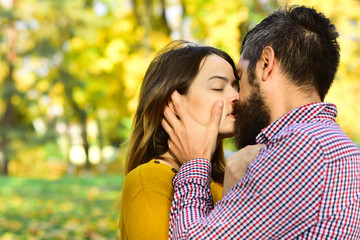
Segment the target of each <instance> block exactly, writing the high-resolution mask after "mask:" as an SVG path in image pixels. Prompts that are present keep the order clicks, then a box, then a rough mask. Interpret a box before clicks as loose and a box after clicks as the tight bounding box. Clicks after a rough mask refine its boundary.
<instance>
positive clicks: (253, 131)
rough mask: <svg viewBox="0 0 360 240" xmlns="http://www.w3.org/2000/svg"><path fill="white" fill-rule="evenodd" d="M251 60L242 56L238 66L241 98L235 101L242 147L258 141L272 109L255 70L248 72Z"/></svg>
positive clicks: (240, 145) (236, 123) (238, 140)
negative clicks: (258, 136) (266, 102)
mask: <svg viewBox="0 0 360 240" xmlns="http://www.w3.org/2000/svg"><path fill="white" fill-rule="evenodd" d="M248 66H249V60H246V59H243V58H241V59H240V61H239V64H238V66H237V72H238V74H239V77H240V100H239V102H237V103H235V105H234V110H235V114H236V121H235V140H236V146H237V147H238V148H239V149H240V148H243V147H245V146H247V145H253V144H255V143H256V136H257V135H258V134H259V133H260V131H261V130H262V129H263V128H265V127H266V126H267V125H269V123H270V110H269V108H268V107H267V105H266V104H265V101H264V100H265V99H264V96H263V94H261V91H260V85H259V81H260V79H259V78H258V77H257V76H256V73H255V70H253V71H252V72H248V71H247V70H248Z"/></svg>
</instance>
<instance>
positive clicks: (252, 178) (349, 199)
mask: <svg viewBox="0 0 360 240" xmlns="http://www.w3.org/2000/svg"><path fill="white" fill-rule="evenodd" d="M336 114H337V111H336V106H335V105H333V104H330V103H312V104H308V105H305V106H301V107H299V108H296V109H294V110H292V111H290V112H288V113H287V114H285V115H284V116H282V117H281V118H279V119H278V120H276V121H275V122H274V123H272V124H271V125H269V126H268V127H266V128H265V129H263V130H262V132H261V133H260V134H259V135H258V136H257V142H258V143H263V144H265V145H266V146H265V147H264V148H263V149H262V150H261V151H260V153H259V154H258V156H257V157H256V158H255V159H254V161H252V162H251V164H250V165H249V166H248V169H247V172H246V174H245V176H244V177H243V178H242V179H241V180H240V181H239V182H238V183H237V184H236V185H235V186H234V187H232V188H231V189H230V191H229V192H228V193H227V194H226V195H225V196H224V198H223V199H222V200H221V201H219V202H217V203H216V204H215V206H214V209H212V201H211V193H210V190H209V189H210V188H209V185H210V172H211V165H210V163H209V161H208V160H206V159H192V160H190V161H188V162H187V163H186V164H184V165H183V166H182V167H181V168H180V170H179V172H178V174H177V175H176V176H175V177H174V179H173V185H174V191H175V193H174V201H173V203H172V208H171V214H170V230H169V239H360V150H359V149H358V148H357V147H356V145H355V144H354V143H353V142H352V141H351V140H350V139H349V137H347V136H346V135H345V133H344V132H343V131H342V130H341V128H340V127H339V126H338V125H337V124H336V123H335V117H336Z"/></svg>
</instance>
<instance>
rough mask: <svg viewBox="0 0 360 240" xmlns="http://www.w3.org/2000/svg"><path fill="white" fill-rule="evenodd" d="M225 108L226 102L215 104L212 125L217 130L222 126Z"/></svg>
mask: <svg viewBox="0 0 360 240" xmlns="http://www.w3.org/2000/svg"><path fill="white" fill-rule="evenodd" d="M223 108H224V102H223V101H222V100H219V101H217V102H216V103H215V105H214V107H213V108H212V111H211V116H210V124H211V125H214V126H216V127H217V128H218V127H219V124H220V120H221V116H222V112H223Z"/></svg>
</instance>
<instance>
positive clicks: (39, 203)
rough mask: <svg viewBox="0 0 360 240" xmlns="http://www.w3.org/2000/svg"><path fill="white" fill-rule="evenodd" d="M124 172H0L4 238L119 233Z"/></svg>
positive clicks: (112, 235) (0, 220)
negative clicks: (43, 175)
mask: <svg viewBox="0 0 360 240" xmlns="http://www.w3.org/2000/svg"><path fill="white" fill-rule="evenodd" d="M123 180H124V179H123V177H122V176H114V175H111V176H97V177H81V178H80V177H64V178H61V179H59V180H43V179H25V178H14V177H8V178H5V177H0V240H12V239H14V240H15V239H16V240H21V239H24V240H25V239H26V240H28V239H29V240H31V239H46V240H48V239H59V240H60V239H79V240H80V239H81V240H83V239H89V240H90V239H120V236H119V231H118V215H119V214H118V213H119V210H118V208H117V202H118V197H119V193H120V191H121V187H122V183H123Z"/></svg>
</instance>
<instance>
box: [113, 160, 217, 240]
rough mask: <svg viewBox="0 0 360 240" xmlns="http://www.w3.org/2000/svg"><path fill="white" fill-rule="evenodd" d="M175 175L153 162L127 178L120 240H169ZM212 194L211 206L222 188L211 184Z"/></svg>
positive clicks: (157, 162)
mask: <svg viewBox="0 0 360 240" xmlns="http://www.w3.org/2000/svg"><path fill="white" fill-rule="evenodd" d="M175 173H176V170H175V169H172V168H171V167H170V166H168V165H166V164H162V163H160V162H159V161H156V160H152V161H150V162H148V163H146V164H142V165H140V166H138V167H137V168H135V169H134V170H132V171H131V172H130V173H129V174H128V175H127V176H126V179H125V182H124V185H123V190H122V196H121V204H120V221H119V228H120V233H121V240H135V239H141V240H146V239H151V240H154V239H157V240H161V239H168V234H169V218H170V208H171V203H172V200H173V194H174V190H173V186H172V179H173V177H174V176H175ZM211 193H212V197H213V201H214V203H215V202H217V201H219V200H220V199H221V197H222V196H221V195H222V186H221V185H220V184H218V183H213V182H212V183H211Z"/></svg>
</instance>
